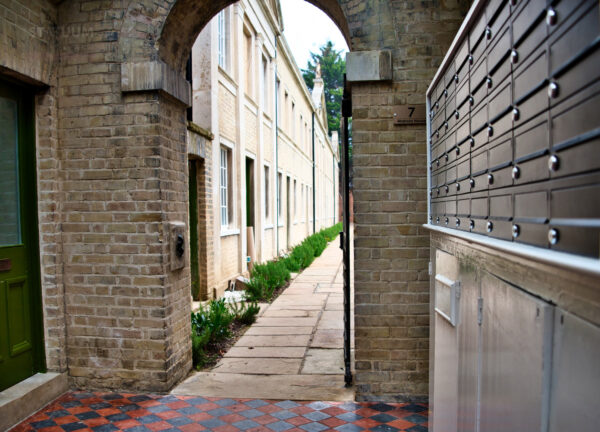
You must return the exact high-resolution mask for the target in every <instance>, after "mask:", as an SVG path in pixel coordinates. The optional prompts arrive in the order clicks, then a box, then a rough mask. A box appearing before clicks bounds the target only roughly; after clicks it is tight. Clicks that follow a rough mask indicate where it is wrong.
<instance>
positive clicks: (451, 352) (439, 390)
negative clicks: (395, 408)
mask: <svg viewBox="0 0 600 432" xmlns="http://www.w3.org/2000/svg"><path fill="white" fill-rule="evenodd" d="M457 278H458V260H457V259H456V257H454V256H452V255H450V254H448V253H445V252H442V251H440V250H436V254H435V281H434V290H433V304H434V305H435V313H434V326H435V337H434V346H433V366H434V367H433V430H434V431H438V432H456V431H457V430H458V429H457V417H456V416H457V412H458V332H457V329H456V327H455V324H454V323H452V322H451V321H452V318H453V316H452V315H453V314H452V309H453V308H452V303H453V299H452V297H453V296H452V294H453V290H452V287H451V286H450V285H451V284H452V282H453V281H456V279H457Z"/></svg>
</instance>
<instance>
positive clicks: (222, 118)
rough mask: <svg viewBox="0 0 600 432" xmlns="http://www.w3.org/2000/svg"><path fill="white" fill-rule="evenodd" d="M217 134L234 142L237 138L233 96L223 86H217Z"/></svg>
mask: <svg viewBox="0 0 600 432" xmlns="http://www.w3.org/2000/svg"><path fill="white" fill-rule="evenodd" d="M218 95H219V98H218V103H219V134H220V135H221V136H223V137H225V138H227V139H229V140H230V141H233V142H235V141H236V136H237V125H238V122H237V115H236V108H235V106H236V104H235V95H233V94H232V93H231V92H230V91H229V90H228V89H227V88H226V87H225V86H224V85H223V84H219V92H218Z"/></svg>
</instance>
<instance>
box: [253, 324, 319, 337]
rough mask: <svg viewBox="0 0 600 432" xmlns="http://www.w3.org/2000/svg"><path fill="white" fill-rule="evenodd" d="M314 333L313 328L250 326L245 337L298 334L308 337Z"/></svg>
mask: <svg viewBox="0 0 600 432" xmlns="http://www.w3.org/2000/svg"><path fill="white" fill-rule="evenodd" d="M313 331H314V328H313V327H301V326H294V327H267V326H265V327H257V326H252V327H250V328H249V329H248V330H246V333H244V335H245V336H259V335H299V334H307V335H310V334H312V332H313Z"/></svg>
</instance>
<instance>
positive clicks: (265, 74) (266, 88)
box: [260, 53, 271, 115]
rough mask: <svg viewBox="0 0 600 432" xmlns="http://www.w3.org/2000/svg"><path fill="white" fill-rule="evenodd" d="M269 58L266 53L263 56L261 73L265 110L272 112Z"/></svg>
mask: <svg viewBox="0 0 600 432" xmlns="http://www.w3.org/2000/svg"><path fill="white" fill-rule="evenodd" d="M269 66H270V65H269V58H268V56H266V55H265V54H264V53H263V54H262V56H261V64H260V74H261V83H262V84H261V85H262V98H263V111H264V112H265V113H266V114H269V115H270V114H271V99H270V95H271V84H270V83H271V80H270V79H269V75H270V74H269V69H270V67H269Z"/></svg>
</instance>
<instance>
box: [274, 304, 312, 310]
mask: <svg viewBox="0 0 600 432" xmlns="http://www.w3.org/2000/svg"><path fill="white" fill-rule="evenodd" d="M277 309H279V310H292V309H296V310H316V311H321V310H323V305H322V304H321V305H295V304H292V303H282V304H275V303H273V304H272V305H271V306H270V307H269V310H277Z"/></svg>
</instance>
